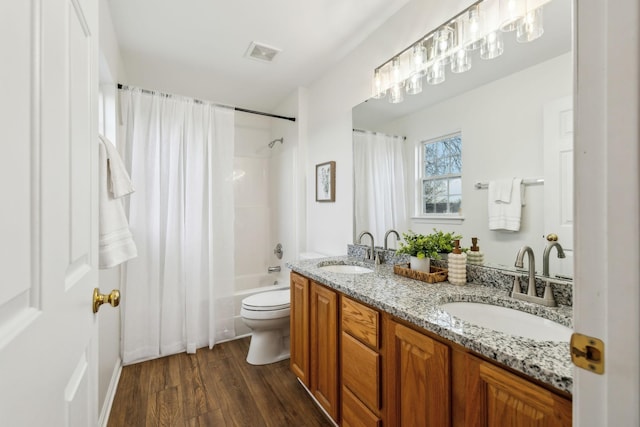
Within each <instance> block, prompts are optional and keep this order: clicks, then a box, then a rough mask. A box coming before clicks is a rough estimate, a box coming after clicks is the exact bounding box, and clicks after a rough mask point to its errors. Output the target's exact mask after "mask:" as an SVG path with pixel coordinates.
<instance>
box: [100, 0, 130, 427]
mask: <svg viewBox="0 0 640 427" xmlns="http://www.w3.org/2000/svg"><path fill="white" fill-rule="evenodd" d="M99 14H100V23H99V24H100V32H99V38H100V55H99V56H100V67H99V69H100V86H101V91H102V92H103V93H104V95H105V98H106V100H105V103H104V106H105V108H104V110H103V121H104V123H105V134H106V136H107V137H108V138H110V139H111V140H113V141H114V142H116V143H117V141H116V133H117V132H116V120H115V118H116V117H117V114H116V107H117V103H116V87H115V85H116V84H117V82H118V81H119V79H122V78H124V67H123V63H122V60H121V57H120V49H119V47H118V41H117V39H116V36H115V32H114V29H113V23H112V21H111V13H110V11H109V5H108V0H100V9H99ZM99 280H100V290H101V291H102V292H103V293H105V292H110V291H111V289H119V288H120V267H115V268H111V269H109V270H100V274H99ZM99 332H100V340H99V344H98V345H99V356H98V402H99V408H100V417H101V419H100V422H101V423H103V424H104V423H105V422H106V419H105V417H106V416H107V415H108V414H107V411H109V410H110V408H111V399H113V394H115V389H114V387H115V386H116V385H117V384H116V381H117V378H118V375H119V372H120V367H121V359H120V308H119V307H118V308H112V307H107V309H106V310H105V309H103V310H100V314H99Z"/></svg>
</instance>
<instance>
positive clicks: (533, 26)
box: [516, 7, 544, 43]
mask: <svg viewBox="0 0 640 427" xmlns="http://www.w3.org/2000/svg"><path fill="white" fill-rule="evenodd" d="M543 33H544V28H543V26H542V8H541V7H539V8H537V9H534V10H531V11H529V12H527V14H526V15H525V17H524V18H523V19H522V20H520V21H519V22H518V25H517V27H516V40H518V41H519V42H520V43H526V42H530V41H533V40H535V39H537V38H538V37H540V36H541V35H542V34H543Z"/></svg>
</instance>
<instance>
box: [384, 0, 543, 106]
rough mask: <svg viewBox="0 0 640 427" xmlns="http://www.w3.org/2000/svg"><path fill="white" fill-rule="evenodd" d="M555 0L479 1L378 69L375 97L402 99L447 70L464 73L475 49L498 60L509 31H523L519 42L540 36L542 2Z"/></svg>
mask: <svg viewBox="0 0 640 427" xmlns="http://www.w3.org/2000/svg"><path fill="white" fill-rule="evenodd" d="M549 1H550V0H478V1H476V2H475V3H473V4H471V5H470V6H469V7H467V8H465V9H464V10H463V11H461V12H460V13H458V14H456V15H455V16H454V17H452V18H450V19H448V20H447V21H446V22H445V23H443V24H442V25H440V26H438V27H436V28H435V29H434V30H432V31H430V32H428V33H427V34H425V35H424V36H423V37H421V38H420V39H418V40H416V41H415V42H414V43H412V44H411V45H409V46H407V47H406V48H405V49H403V50H402V51H400V52H399V53H398V54H396V55H394V56H393V57H392V58H390V59H388V60H387V61H385V62H384V63H383V64H381V65H380V66H378V67H376V68H375V69H374V78H373V86H372V97H373V98H377V99H379V98H383V97H385V96H387V95H389V96H388V99H389V102H391V103H399V102H402V101H403V99H404V92H406V93H407V94H409V95H415V94H418V93H420V92H422V79H423V77H424V78H425V80H426V82H427V83H428V84H431V85H435V84H440V83H442V82H444V81H445V78H446V68H447V67H449V68H450V71H451V72H453V73H463V72H466V71H468V70H469V69H470V68H471V63H472V62H471V52H472V51H474V50H479V51H480V58H482V59H485V60H489V59H493V58H497V57H498V56H500V55H501V54H502V53H503V51H504V42H503V34H502V33H503V32H506V31H512V30H517V31H516V33H517V40H518V42H521V43H523V42H530V41H533V40H535V39H537V38H538V37H540V36H541V35H542V34H543V32H544V29H543V28H542V6H543V5H544V4H546V3H548V2H549Z"/></svg>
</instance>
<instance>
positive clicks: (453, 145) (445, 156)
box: [420, 133, 462, 216]
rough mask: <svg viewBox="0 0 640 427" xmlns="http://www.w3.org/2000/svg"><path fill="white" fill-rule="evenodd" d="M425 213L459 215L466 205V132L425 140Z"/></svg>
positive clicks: (423, 199) (423, 164)
mask: <svg viewBox="0 0 640 427" xmlns="http://www.w3.org/2000/svg"><path fill="white" fill-rule="evenodd" d="M420 144H421V146H422V150H421V152H422V156H421V158H422V161H421V162H420V163H421V171H420V179H421V184H422V185H421V189H422V197H421V202H422V203H421V206H422V212H421V214H422V215H429V216H431V215H456V216H457V215H459V214H460V208H461V206H462V135H461V134H460V133H457V134H453V135H446V136H442V137H440V138H436V139H431V140H429V141H423V142H421V143H420Z"/></svg>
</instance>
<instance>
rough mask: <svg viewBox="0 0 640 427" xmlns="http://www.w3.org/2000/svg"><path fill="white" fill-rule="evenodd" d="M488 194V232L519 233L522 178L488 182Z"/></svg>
mask: <svg viewBox="0 0 640 427" xmlns="http://www.w3.org/2000/svg"><path fill="white" fill-rule="evenodd" d="M507 189H508V191H507ZM488 193H489V200H488V206H489V230H507V231H519V230H520V218H521V216H522V206H523V203H522V200H523V198H522V178H513V179H509V180H506V181H505V180H501V181H490V182H489V191H488ZM505 200H508V201H505Z"/></svg>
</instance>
